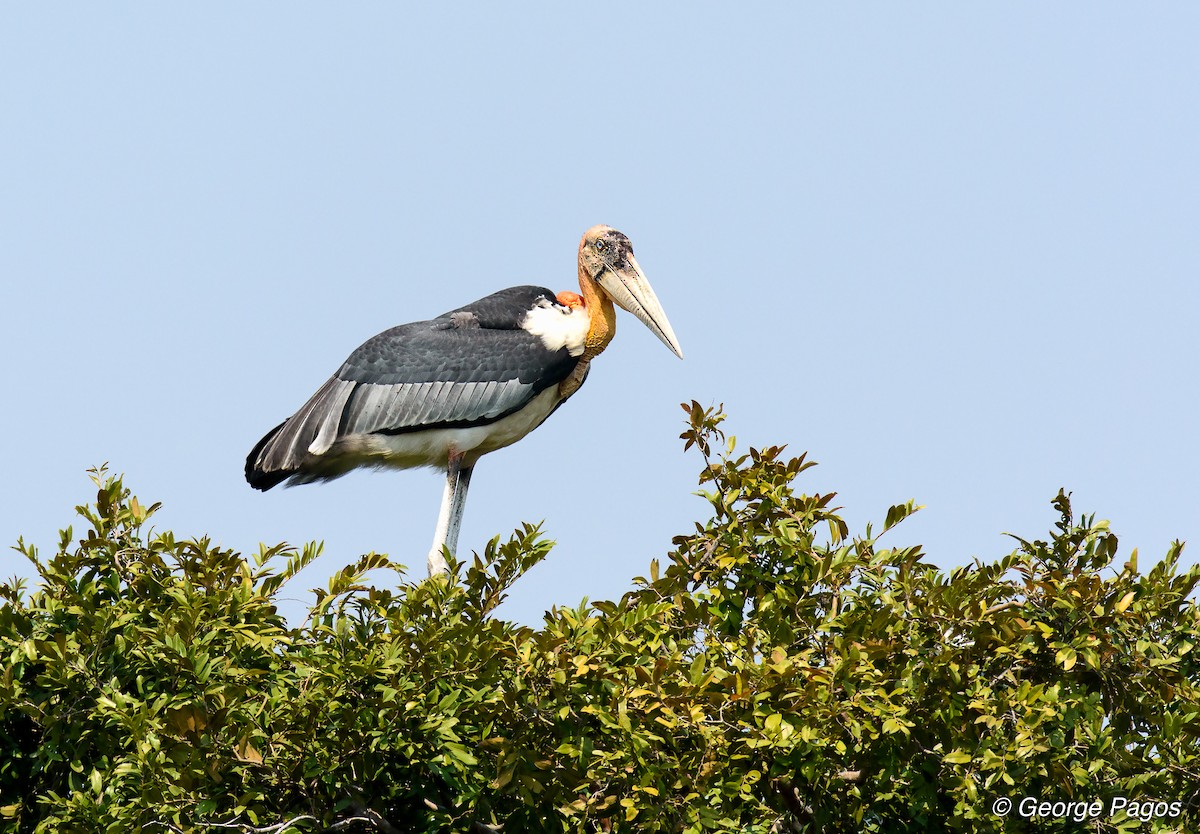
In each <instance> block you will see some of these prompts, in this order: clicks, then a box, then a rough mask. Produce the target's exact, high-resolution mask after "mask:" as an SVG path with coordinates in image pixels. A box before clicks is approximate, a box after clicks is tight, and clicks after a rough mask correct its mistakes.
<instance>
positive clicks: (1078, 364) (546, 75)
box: [0, 3, 1200, 622]
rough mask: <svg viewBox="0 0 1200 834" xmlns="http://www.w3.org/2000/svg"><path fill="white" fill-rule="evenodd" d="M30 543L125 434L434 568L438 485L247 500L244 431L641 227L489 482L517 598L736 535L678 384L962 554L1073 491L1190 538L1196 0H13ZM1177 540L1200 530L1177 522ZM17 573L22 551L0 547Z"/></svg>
mask: <svg viewBox="0 0 1200 834" xmlns="http://www.w3.org/2000/svg"><path fill="white" fill-rule="evenodd" d="M2 16H3V19H2V24H0V108H2V112H3V113H4V121H3V129H2V130H0V275H2V276H3V280H4V287H5V289H4V294H5V303H4V304H3V305H2V306H0V363H3V373H4V381H5V388H6V391H7V395H6V398H5V399H6V403H7V407H6V408H5V409H3V413H2V414H0V434H2V436H3V437H4V438H5V440H4V450H5V458H6V464H7V466H6V477H5V478H4V486H3V490H4V492H3V496H2V499H3V500H2V503H0V507H2V509H0V540H3V543H4V544H5V545H8V544H11V543H14V542H15V541H16V539H17V537H18V536H19V535H24V536H25V537H26V539H27V540H30V541H33V542H35V543H37V544H39V545H41V546H42V547H43V549H44V550H48V549H49V548H50V547H51V546H52V544H53V543H54V542H55V541H56V540H57V536H56V530H58V529H59V528H60V527H63V526H65V525H67V524H69V523H72V521H73V512H72V508H73V507H74V505H75V504H78V503H81V502H84V501H87V500H91V498H92V497H93V491H92V490H91V487H90V484H89V483H88V481H87V479H86V476H85V470H86V469H87V468H88V467H90V466H92V465H95V464H98V463H101V462H104V461H108V462H110V465H111V466H112V468H113V469H114V470H116V471H119V472H123V473H125V475H126V479H127V483H128V484H129V485H130V486H131V487H132V488H133V489H134V491H135V493H137V494H138V495H139V496H140V497H141V498H142V499H143V500H146V501H148V500H160V501H162V502H164V505H165V506H164V509H163V510H162V512H161V513H160V515H159V516H158V517H157V526H158V528H159V529H172V530H174V531H175V532H176V533H177V534H180V535H200V534H208V535H210V536H212V537H213V539H214V540H216V541H217V542H219V543H221V544H223V545H225V546H229V547H233V548H237V549H240V550H245V551H252V550H255V549H256V548H257V546H258V543H259V542H260V541H263V542H268V543H274V542H277V541H280V540H287V541H291V542H294V543H301V542H304V541H307V540H312V539H320V540H324V542H325V546H326V555H325V556H324V557H322V559H321V560H320V562H319V563H318V564H316V565H314V566H313V567H312V568H311V569H310V570H309V571H308V572H307V573H306V574H305V575H304V576H302V577H301V578H300V579H299V580H297V582H296V583H295V584H294V585H293V586H289V589H290V594H289V595H290V596H291V597H294V598H295V599H296V602H294V603H291V604H290V605H293V606H294V607H295V610H296V611H299V610H300V606H301V601H303V600H304V599H305V598H306V595H305V594H304V593H303V591H304V590H305V589H307V588H310V587H313V586H315V585H323V584H324V582H325V581H326V578H327V576H328V575H329V574H330V573H332V572H334V571H335V570H337V569H338V568H340V567H341V566H342V565H344V564H346V563H348V562H350V561H352V560H353V559H354V558H355V557H357V556H358V555H359V554H360V553H363V552H366V551H368V550H372V549H375V550H379V551H386V552H388V553H390V554H392V555H393V556H394V557H395V558H396V559H398V560H399V561H401V562H405V563H407V564H409V565H411V566H412V567H413V569H414V571H417V572H420V571H422V570H423V564H424V557H425V553H426V550H427V548H428V545H429V540H430V537H431V535H432V531H433V525H434V521H435V518H436V513H437V507H438V502H439V500H440V496H441V488H442V483H441V480H442V479H441V477H440V476H439V475H437V474H435V473H433V472H431V471H427V470H425V471H413V472H401V473H355V474H352V475H351V476H349V477H346V478H344V479H342V480H341V481H339V482H336V483H333V484H330V485H323V486H305V487H299V488H295V489H290V490H275V491H272V492H271V493H267V494H265V495H264V494H258V493H255V492H253V491H252V490H251V489H250V488H249V487H248V486H247V485H246V484H245V483H244V481H243V480H242V464H243V460H244V458H245V455H246V452H247V451H248V450H249V449H250V447H251V446H252V445H253V444H254V442H255V441H256V440H257V439H258V438H259V437H260V436H261V435H262V434H263V433H264V432H265V431H266V430H268V429H270V428H271V427H272V426H274V425H275V424H276V423H278V422H279V421H280V420H282V419H283V418H285V417H286V416H288V415H289V414H290V413H291V412H292V411H293V410H294V409H295V408H296V407H297V406H299V405H300V404H301V403H302V402H303V401H304V400H305V399H306V398H307V396H308V395H309V394H310V393H312V391H313V390H315V389H316V387H317V386H318V385H319V384H320V383H321V382H322V381H324V379H325V378H326V377H327V376H328V375H329V374H330V373H331V372H332V371H333V370H335V369H336V367H337V366H338V365H339V364H340V363H341V361H342V360H343V359H344V358H345V356H346V355H347V354H348V353H349V352H350V351H351V350H353V349H354V348H355V347H356V346H357V345H358V344H359V343H361V342H362V341H363V340H365V339H366V338H368V337H369V336H371V335H373V334H375V333H376V332H378V331H380V330H383V329H385V328H387V327H389V326H392V325H394V324H399V323H402V322H406V321H412V320H418V319H424V318H428V317H431V316H433V315H437V314H439V313H441V312H443V311H445V310H447V309H450V308H453V307H456V306H459V305H461V304H463V303H466V302H469V301H471V300H474V299H476V298H478V297H480V296H482V295H485V294H487V293H489V292H491V291H493V290H495V289H499V288H501V287H505V286H510V285H514V284H523V283H536V284H544V285H547V286H550V287H552V288H555V289H570V288H573V287H575V265H574V258H575V247H576V245H577V242H578V238H579V236H580V234H582V232H583V231H584V229H586V228H587V227H589V226H591V225H592V224H594V223H608V224H610V225H612V226H615V227H617V228H618V229H621V230H622V231H624V232H626V233H627V234H628V235H629V236H630V237H631V239H632V240H633V242H634V246H635V249H636V251H637V255H638V259H639V261H640V263H641V265H642V267H643V268H644V269H645V271H646V273H647V275H648V277H649V278H650V280H651V282H652V283H653V285H654V287H655V289H656V291H657V293H658V296H659V298H660V300H661V301H662V303H663V305H664V307H665V309H666V311H667V313H668V314H669V316H670V318H671V322H672V324H673V325H674V327H675V331H676V333H677V334H678V336H679V339H680V342H681V344H682V345H683V349H684V352H685V355H686V357H687V358H686V360H685V361H684V362H679V361H678V360H677V359H675V358H674V357H673V356H672V355H671V354H670V353H669V351H667V350H666V349H665V348H664V347H663V346H662V345H661V344H660V343H659V342H658V341H657V340H656V339H655V338H654V336H653V335H652V334H651V333H650V332H649V331H648V330H646V329H645V328H644V327H642V325H641V324H639V323H638V322H637V321H636V320H635V319H633V318H632V317H631V316H627V315H624V314H622V315H621V318H620V320H619V322H618V334H617V338H616V341H615V342H614V343H613V344H612V346H610V348H609V349H608V351H607V352H606V353H605V354H604V355H603V356H601V357H600V358H599V359H598V360H597V361H596V363H595V365H594V367H593V372H592V374H591V377H590V378H589V380H588V384H587V386H585V387H584V388H583V390H582V391H581V392H580V393H579V394H578V395H576V397H575V398H574V399H572V401H571V402H570V403H569V404H568V405H566V406H564V407H563V408H562V409H561V410H560V411H559V412H558V413H557V414H555V415H554V417H553V418H552V419H551V420H550V421H548V422H547V423H546V424H545V425H544V426H542V427H541V428H539V429H538V430H537V431H536V432H535V433H534V434H532V435H530V436H529V437H528V438H526V439H525V440H524V441H522V442H521V443H519V444H517V445H516V446H514V447H511V448H509V449H507V450H503V451H500V452H497V453H495V454H493V455H491V456H489V457H488V458H485V459H484V460H483V461H482V462H481V463H480V465H479V467H478V468H477V469H476V473H475V478H474V480H473V481H472V485H471V496H470V500H469V501H468V504H467V512H466V520H465V524H464V528H463V534H462V539H461V543H460V546H461V547H462V549H463V550H469V549H473V548H481V547H482V545H483V543H484V542H485V541H486V540H487V539H488V538H490V537H491V536H493V535H495V534H497V533H500V534H507V532H508V531H510V530H511V529H512V528H513V527H515V526H517V525H518V524H519V523H520V522H522V521H538V520H542V519H544V520H545V522H546V531H547V533H548V534H549V535H550V536H551V537H552V538H554V539H556V540H557V541H558V546H557V548H556V549H555V550H554V551H553V553H552V554H551V556H550V557H549V559H548V560H547V561H546V562H545V563H543V564H542V565H541V566H539V567H538V568H537V569H536V570H535V571H534V572H533V573H531V574H530V575H529V576H527V577H526V578H525V579H524V580H523V581H522V582H521V583H520V585H519V586H518V587H517V589H516V590H515V592H514V594H513V595H512V598H511V600H510V602H509V603H508V605H507V607H506V609H505V611H506V613H507V614H508V615H509V616H512V617H514V618H517V619H520V620H523V621H526V622H535V621H537V619H538V618H539V616H540V613H541V611H543V610H544V609H545V608H547V607H549V606H551V605H553V604H569V605H574V604H577V603H578V602H579V600H580V599H581V598H582V597H584V596H588V597H591V598H593V599H597V598H609V597H613V596H616V595H619V594H620V593H622V592H623V591H625V590H627V589H628V588H629V587H630V578H631V577H633V576H636V575H639V574H643V573H645V571H646V566H647V564H648V562H649V560H650V559H651V558H653V557H656V556H658V557H661V556H662V555H663V554H664V553H665V552H666V551H667V550H669V548H670V540H671V537H672V536H673V535H676V534H679V533H683V532H686V531H688V530H689V529H691V526H692V523H693V521H695V520H699V519H703V518H704V517H705V516H704V510H705V505H704V504H703V502H702V501H701V500H700V499H698V498H696V497H694V496H693V495H692V494H691V493H692V492H693V491H694V490H695V489H696V482H695V475H696V472H697V471H698V469H699V460H698V459H697V458H696V457H694V456H691V455H688V456H685V455H683V454H682V451H681V447H682V444H681V443H680V442H679V441H678V440H677V439H676V438H677V435H678V434H679V432H680V431H681V430H682V422H681V418H682V412H681V411H680V410H679V408H678V403H679V402H681V401H684V400H691V399H693V398H694V399H697V400H700V401H701V402H704V403H715V402H724V403H725V404H726V407H727V409H728V411H729V413H730V420H729V428H730V430H731V431H732V432H733V433H735V434H736V435H737V436H738V438H739V440H740V441H742V442H743V443H750V444H755V445H769V444H773V443H787V444H789V446H790V448H791V449H792V450H793V451H795V452H800V451H804V450H807V451H808V452H809V454H810V456H811V457H812V458H814V459H816V460H817V461H819V462H820V464H821V465H820V466H819V467H817V468H816V469H813V470H810V471H809V472H807V473H805V474H804V475H803V476H802V478H803V480H802V481H801V486H802V488H803V489H805V490H806V491H810V492H811V491H822V492H825V491H836V492H838V493H839V503H841V504H842V505H843V506H844V507H845V515H846V516H847V518H848V520H849V521H850V522H851V525H852V528H857V529H861V527H862V525H863V524H865V523H866V522H867V521H870V520H873V519H876V520H878V519H882V517H883V514H884V513H885V511H886V509H887V507H888V505H889V504H892V503H896V502H899V501H903V500H906V499H909V498H913V499H916V500H917V501H918V503H921V504H924V505H926V509H925V510H924V511H922V512H921V513H920V514H918V516H917V517H915V518H914V519H912V520H911V521H909V522H906V523H905V525H903V526H902V527H901V528H900V529H899V530H897V531H895V532H894V533H893V534H891V535H890V538H891V540H892V541H893V543H895V544H897V545H899V544H909V543H917V542H920V543H923V544H924V545H925V546H926V548H927V550H928V553H929V559H930V560H931V561H932V562H934V563H935V564H938V565H941V566H944V567H950V566H954V565H959V564H963V563H966V562H968V561H970V560H971V558H973V557H975V556H978V557H982V558H985V559H990V558H994V557H997V556H999V555H1001V554H1003V553H1005V552H1007V551H1008V550H1010V549H1011V542H1010V540H1008V539H1006V538H1004V537H1003V536H1002V535H1001V534H1002V533H1003V532H1005V531H1011V532H1014V533H1018V534H1020V535H1022V536H1025V537H1031V536H1036V535H1039V534H1042V533H1044V531H1045V530H1046V529H1047V528H1048V527H1049V525H1050V524H1051V522H1052V521H1053V519H1054V516H1053V512H1052V510H1051V508H1050V505H1049V501H1050V499H1051V498H1052V497H1053V496H1054V494H1055V493H1056V492H1057V490H1058V489H1059V487H1065V488H1066V489H1068V490H1071V491H1073V492H1074V497H1075V503H1076V506H1077V508H1078V509H1080V510H1087V511H1094V512H1096V513H1097V514H1098V515H1099V516H1101V517H1104V518H1108V519H1111V521H1112V525H1113V528H1114V530H1115V531H1116V532H1117V534H1118V535H1119V536H1120V537H1121V542H1122V549H1123V551H1124V552H1127V551H1128V549H1129V548H1130V547H1132V546H1137V547H1139V548H1140V549H1141V552H1142V554H1143V555H1142V560H1143V564H1146V560H1147V559H1148V558H1157V557H1159V556H1161V555H1162V553H1163V552H1164V551H1165V549H1166V547H1167V545H1168V543H1169V542H1170V541H1171V540H1172V539H1174V538H1182V539H1191V540H1193V541H1194V540H1196V539H1197V538H1198V537H1200V514H1198V513H1197V508H1198V507H1200V477H1198V476H1197V474H1196V470H1197V463H1198V460H1200V441H1198V440H1197V431H1196V418H1195V414H1196V411H1197V403H1198V396H1197V385H1198V383H1197V373H1196V366H1197V349H1196V332H1197V325H1198V319H1200V313H1198V309H1200V304H1198V302H1200V289H1198V287H1197V279H1198V278H1200V235H1198V234H1197V229H1200V152H1198V151H1197V149H1198V148H1200V106H1198V104H1200V102H1198V99H1200V92H1198V91H1197V86H1196V79H1197V78H1200V51H1198V50H1197V49H1196V48H1195V45H1196V43H1197V42H1198V37H1200V10H1198V9H1197V7H1196V6H1195V5H1194V4H1185V3H1162V4H1154V5H1152V6H1145V5H1130V4H1116V3H1096V4H1087V5H1083V4H1055V5H1054V6H1052V7H1051V6H1046V5H1044V4H1034V3H1011V4H1003V5H1000V4H996V5H992V6H990V7H983V6H981V5H976V4H970V5H950V4H937V5H935V4H924V5H909V4H905V5H904V6H899V5H882V4H876V5H849V4H841V5H837V6H834V5H832V4H824V5H819V6H818V5H816V4H812V5H801V4H788V5H786V6H785V5H784V4H776V5H773V6H766V7H762V6H760V7H757V8H753V9H749V10H747V9H745V8H740V9H737V10H736V11H735V10H734V9H733V7H732V6H729V5H716V4H713V5H711V6H703V5H691V6H687V7H684V6H667V5H666V4H621V3H617V4H605V5H604V6H603V7H599V8H598V7H594V6H593V7H588V8H586V9H584V8H579V7H568V6H565V5H564V4H548V3H547V4H530V5H526V6H522V7H514V6H504V7H491V6H484V5H482V4H479V5H476V6H469V5H462V6H457V7H453V8H450V7H438V8H436V9H435V8H432V7H420V6H411V7H407V8H401V7H399V6H398V5H392V4H382V3H369V4H357V5H354V6H346V5H341V4H339V5H337V6H334V5H330V4H314V3H308V4H306V3H292V4H287V5H286V6H285V5H282V4H252V5H245V4H236V5H235V4H225V5H222V4H204V5H196V6H192V7H187V8H185V7H183V6H182V5H180V4H170V5H149V4H139V5H132V4H127V5H123V6H121V5H115V6H107V7H106V8H105V9H104V10H101V9H100V8H99V7H95V6H73V7H69V8H68V7H65V6H53V5H49V4H27V5H24V6H19V5H8V6H6V7H5V9H4V11H3V13H2ZM1188 556H1189V561H1191V560H1194V558H1195V554H1194V553H1192V552H1188ZM18 572H27V566H26V565H25V564H24V563H23V560H22V559H21V557H19V556H18V555H17V554H16V553H13V552H11V551H6V552H5V553H3V554H0V575H4V576H9V575H12V574H14V573H18Z"/></svg>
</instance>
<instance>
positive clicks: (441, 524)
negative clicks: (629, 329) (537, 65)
mask: <svg viewBox="0 0 1200 834" xmlns="http://www.w3.org/2000/svg"><path fill="white" fill-rule="evenodd" d="M614 303H615V304H616V305H617V306H619V307H621V308H622V309H624V310H627V311H629V312H630V313H633V314H634V315H635V316H637V317H638V318H639V319H641V321H642V322H643V323H644V324H645V325H646V326H647V327H649V328H650V330H652V331H653V332H654V334H655V335H656V336H658V338H659V339H661V340H662V341H663V342H664V343H665V344H666V346H667V347H669V348H670V349H671V350H672V352H674V354H675V355H676V356H678V357H679V358H680V359H682V358H683V352H682V351H681V350H680V349H679V342H678V341H677V340H676V339H675V333H674V331H672V330H671V324H670V322H668V321H667V316H666V314H665V313H664V312H663V309H662V305H661V304H659V302H658V298H657V297H655V295H654V290H652V289H651V288H650V284H649V282H648V281H647V280H646V276H645V274H643V272H642V269H641V267H640V266H638V262H637V261H636V260H635V259H634V257H633V247H632V245H631V244H630V242H629V238H628V237H626V236H625V235H623V234H621V233H620V232H618V231H617V230H616V229H612V228H609V227H608V226H593V227H592V228H590V229H588V230H587V232H585V233H584V235H583V239H582V240H581V241H580V243H579V293H574V292H560V293H558V294H557V295H556V294H555V293H554V292H553V291H552V290H548V289H546V288H545V287H534V286H522V287H510V288H508V289H506V290H500V291H499V292H496V293H492V294H491V295H489V296H487V297H486V298H481V299H479V300H478V301H476V302H474V303H473V304H468V305H466V306H465V307H459V308H458V309H457V310H451V311H450V312H448V313H445V314H443V315H440V316H438V317H437V318H435V319H433V320H432V321H418V322H413V323H412V324H402V325H400V326H399V327H393V328H392V329H391V330H385V331H384V332H383V333H380V334H379V335H378V336H376V337H374V338H373V339H370V340H368V341H367V342H366V343H364V344H363V345H362V346H361V347H359V348H358V350H356V351H354V352H353V353H352V354H350V358H349V359H347V360H346V361H345V363H343V364H342V367H341V368H339V369H338V371H337V373H335V374H334V375H333V376H332V377H331V378H330V379H329V381H328V382H326V383H325V384H324V385H322V386H321V387H320V389H319V390H318V391H317V393H315V394H313V395H312V397H311V398H310V399H309V400H308V402H306V403H305V404H304V405H303V406H301V407H300V410H299V411H297V412H296V413H295V414H294V415H292V416H291V417H289V418H288V419H287V420H285V421H284V422H283V423H280V424H279V425H278V426H276V427H275V428H274V429H272V430H271V431H270V432H269V433H268V434H267V436H266V437H264V438H263V439H262V440H260V441H258V444H257V445H256V446H255V447H254V449H253V450H252V451H251V452H250V455H249V456H248V457H247V458H246V480H247V481H248V482H249V483H250V485H251V486H252V487H254V488H255V489H260V490H268V489H270V488H271V487H273V486H275V485H276V484H279V483H282V482H283V481H287V482H288V484H289V486H291V485H295V484H307V483H312V482H314V481H328V480H332V479H333V478H338V477H340V476H342V475H345V474H346V473H347V472H349V471H350V470H351V469H355V468H357V467H360V466H371V467H394V468H399V469H408V468H412V467H417V466H435V467H439V468H445V470H446V491H445V493H444V495H443V497H442V507H441V511H440V512H439V514H438V522H437V529H436V532H435V533H434V537H433V547H432V549H431V550H430V552H429V573H430V575H431V576H432V575H434V574H436V573H442V572H445V571H446V570H447V569H448V566H447V564H446V560H445V558H444V556H443V548H445V549H446V550H448V551H449V552H450V553H453V552H454V550H455V547H456V546H457V543H458V531H459V527H460V526H461V523H462V515H463V507H464V505H465V503H466V497H467V486H468V484H469V483H470V480H471V470H472V468H473V467H474V466H475V463H476V462H477V461H478V460H479V458H480V457H482V456H483V455H485V454H487V453H488V452H494V451H496V450H497V449H502V448H504V447H505V446H508V445H509V444H511V443H515V442H516V441H518V440H520V439H521V438H522V437H524V436H525V435H527V434H529V432H531V431H533V430H534V429H535V428H537V427H538V426H539V425H541V423H542V421H543V420H545V419H546V418H547V417H549V416H550V415H551V414H552V413H553V412H554V410H555V409H556V408H558V407H559V406H560V405H562V403H563V402H564V401H565V400H566V399H567V398H568V397H570V396H571V395H572V394H574V393H575V392H576V391H577V390H579V386H581V385H582V384H583V382H584V380H585V379H586V378H587V374H588V368H589V365H590V363H591V361H592V359H593V358H595V357H596V356H597V355H598V354H599V353H600V352H601V351H602V350H604V348H606V347H607V346H608V343H609V342H611V341H612V338H613V335H614V333H615V332H616V312H615V310H614V309H613V304H614Z"/></svg>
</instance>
